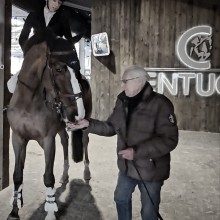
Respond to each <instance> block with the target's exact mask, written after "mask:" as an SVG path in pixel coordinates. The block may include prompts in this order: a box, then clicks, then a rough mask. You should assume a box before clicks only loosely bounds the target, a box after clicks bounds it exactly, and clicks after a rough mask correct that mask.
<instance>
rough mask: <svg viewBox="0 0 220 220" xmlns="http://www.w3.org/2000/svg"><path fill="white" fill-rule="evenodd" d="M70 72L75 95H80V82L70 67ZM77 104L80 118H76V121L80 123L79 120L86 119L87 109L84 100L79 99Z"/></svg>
mask: <svg viewBox="0 0 220 220" xmlns="http://www.w3.org/2000/svg"><path fill="white" fill-rule="evenodd" d="M68 70H69V71H70V75H71V84H72V87H73V92H74V94H77V93H80V92H81V90H80V86H79V82H78V80H77V78H76V76H75V73H74V72H73V70H72V69H71V68H70V67H68ZM76 104H77V109H78V116H76V117H75V119H76V120H77V121H78V120H81V119H83V118H84V117H85V108H84V104H83V100H82V98H79V99H77V100H76Z"/></svg>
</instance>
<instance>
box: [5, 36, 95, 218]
mask: <svg viewBox="0 0 220 220" xmlns="http://www.w3.org/2000/svg"><path fill="white" fill-rule="evenodd" d="M45 36H46V37H45ZM45 36H44V35H42V36H34V37H32V38H31V39H30V40H29V42H28V43H27V46H26V52H25V56H24V61H23V64H22V68H21V71H20V73H19V75H18V82H17V86H16V89H15V92H14V94H13V96H12V98H11V101H10V104H9V107H8V110H7V116H8V120H9V123H10V126H11V128H12V144H13V149H14V154H15V168H14V174H13V181H14V193H13V197H12V200H11V205H12V206H13V208H12V211H11V213H10V215H9V217H8V219H9V220H10V219H19V215H18V211H19V209H20V208H21V207H22V205H23V198H22V184H23V169H24V164H25V157H26V146H27V143H28V141H29V140H36V141H37V142H38V143H39V145H40V146H41V147H42V148H43V150H44V155H45V172H44V175H43V178H44V184H45V186H46V202H45V211H47V217H46V219H47V220H52V219H56V218H55V215H54V212H56V211H57V204H56V201H55V189H54V184H55V178H54V174H53V166H54V158H55V136H56V135H57V134H59V135H60V137H61V143H62V145H63V150H64V171H63V178H62V181H66V180H67V179H68V167H69V162H68V135H67V132H66V130H65V126H66V125H65V122H68V121H72V122H74V121H76V120H79V119H81V118H84V117H86V118H87V117H90V114H91V110H92V97H91V90H90V86H89V83H88V82H87V81H86V80H85V79H84V78H83V77H82V75H81V74H80V73H79V64H78V62H79V61H78V58H77V54H76V51H75V50H74V46H73V45H72V44H70V42H68V41H67V40H65V39H62V38H55V37H53V36H52V35H49V36H50V37H47V36H48V35H47V33H45ZM48 39H49V40H48ZM82 145H83V146H82ZM72 146H73V159H74V160H75V161H76V162H79V161H82V160H83V150H82V149H83V147H84V150H85V170H84V178H86V179H89V178H90V171H89V166H88V165H89V160H88V151H87V146H88V134H86V133H85V132H84V133H82V131H75V132H72Z"/></svg>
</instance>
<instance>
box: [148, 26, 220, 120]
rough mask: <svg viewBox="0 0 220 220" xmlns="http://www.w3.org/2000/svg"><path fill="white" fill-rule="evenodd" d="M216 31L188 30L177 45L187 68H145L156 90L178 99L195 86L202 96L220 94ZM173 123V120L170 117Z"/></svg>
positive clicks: (179, 54) (179, 57)
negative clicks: (214, 51) (213, 62)
mask: <svg viewBox="0 0 220 220" xmlns="http://www.w3.org/2000/svg"><path fill="white" fill-rule="evenodd" d="M211 52H212V28H211V27H210V26H207V25H201V26H196V27H193V28H190V29H188V30H186V31H185V32H184V33H183V34H182V35H181V36H180V38H179V39H178V41H177V44H176V55H177V57H178V59H179V60H180V61H181V62H182V63H183V64H184V65H185V66H186V67H187V68H145V70H146V72H147V73H148V75H149V76H150V80H149V83H150V84H151V86H153V88H154V90H155V91H157V92H158V93H161V94H163V93H164V92H165V90H167V91H168V92H169V93H170V94H171V95H174V96H177V95H178V94H179V92H180V87H181V93H182V94H183V95H184V96H188V95H190V90H191V89H192V86H191V85H192V84H193V85H194V86H195V88H194V89H195V91H196V93H197V94H198V95H199V96H202V97H209V96H212V95H214V94H218V95H220V74H219V73H220V69H216V68H215V69H211V61H210V57H211ZM169 119H170V120H171V121H172V118H171V117H169Z"/></svg>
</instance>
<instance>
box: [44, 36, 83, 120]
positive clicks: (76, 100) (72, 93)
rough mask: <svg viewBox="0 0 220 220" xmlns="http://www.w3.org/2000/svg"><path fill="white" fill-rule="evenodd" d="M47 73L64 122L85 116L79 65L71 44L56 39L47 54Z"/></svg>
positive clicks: (61, 39)
mask: <svg viewBox="0 0 220 220" xmlns="http://www.w3.org/2000/svg"><path fill="white" fill-rule="evenodd" d="M48 67H49V68H46V70H45V71H48V74H47V75H49V76H50V80H51V82H52V87H53V96H54V100H56V101H57V105H58V106H57V108H58V111H60V114H61V115H62V117H63V119H64V120H65V121H75V120H76V119H77V120H78V119H82V118H84V116H85V109H84V105H83V100H82V92H81V86H80V84H79V81H80V80H81V75H80V72H79V71H80V64H79V60H78V57H77V53H76V50H75V47H74V45H73V44H72V42H69V41H67V40H65V39H63V38H56V40H55V41H54V44H53V46H52V47H51V48H50V52H49V54H48Z"/></svg>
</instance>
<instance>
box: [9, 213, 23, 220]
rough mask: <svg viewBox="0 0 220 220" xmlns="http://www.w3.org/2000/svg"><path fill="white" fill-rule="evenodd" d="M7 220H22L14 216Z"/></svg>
mask: <svg viewBox="0 0 220 220" xmlns="http://www.w3.org/2000/svg"><path fill="white" fill-rule="evenodd" d="M7 220H20V218H19V216H13V215H11V214H10V215H9V216H8V218H7Z"/></svg>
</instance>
